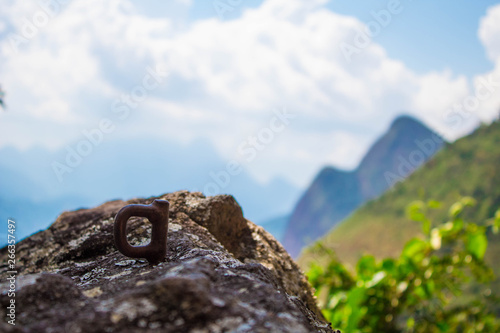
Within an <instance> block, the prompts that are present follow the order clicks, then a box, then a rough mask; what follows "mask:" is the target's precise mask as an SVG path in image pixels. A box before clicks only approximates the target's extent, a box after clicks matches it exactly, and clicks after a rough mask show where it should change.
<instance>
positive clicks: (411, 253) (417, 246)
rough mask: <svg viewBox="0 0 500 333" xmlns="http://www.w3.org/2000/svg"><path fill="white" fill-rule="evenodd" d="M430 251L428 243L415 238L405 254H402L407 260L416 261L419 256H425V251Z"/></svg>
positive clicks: (407, 245)
mask: <svg viewBox="0 0 500 333" xmlns="http://www.w3.org/2000/svg"><path fill="white" fill-rule="evenodd" d="M427 249H428V244H427V242H425V241H423V240H421V239H418V238H414V239H412V240H411V241H409V242H408V243H406V246H405V247H404V249H403V253H402V254H401V255H402V256H403V257H405V258H409V259H415V257H416V255H417V254H420V255H423V254H424V252H425V251H427Z"/></svg>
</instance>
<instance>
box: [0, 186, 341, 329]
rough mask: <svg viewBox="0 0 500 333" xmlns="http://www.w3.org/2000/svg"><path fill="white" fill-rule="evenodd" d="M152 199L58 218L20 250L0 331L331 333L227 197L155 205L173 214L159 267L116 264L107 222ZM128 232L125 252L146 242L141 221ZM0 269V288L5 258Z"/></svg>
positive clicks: (183, 195) (284, 261) (276, 249)
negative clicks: (10, 314) (10, 320)
mask: <svg viewBox="0 0 500 333" xmlns="http://www.w3.org/2000/svg"><path fill="white" fill-rule="evenodd" d="M154 199H155V198H150V199H135V200H131V201H128V202H123V201H112V202H108V203H106V204H103V205H102V206H99V207H97V208H93V209H85V210H79V211H75V212H68V213H64V214H62V215H61V216H60V217H59V218H58V219H57V220H56V222H54V224H52V225H51V226H50V227H49V228H48V229H47V230H45V231H41V232H39V233H37V234H35V235H33V236H31V237H29V238H27V239H25V240H23V241H21V242H19V243H18V244H17V259H18V263H17V267H16V269H17V271H18V277H17V292H16V311H17V317H16V326H11V325H8V324H6V323H5V320H2V321H1V323H0V331H2V332H74V333H77V332H85V333H86V332H158V331H162V332H332V329H331V328H330V326H329V325H328V324H327V323H326V322H325V320H324V318H323V316H322V315H321V313H320V311H319V309H318V308H317V306H316V303H315V299H314V297H313V294H312V291H311V287H310V286H309V284H308V283H307V281H306V279H305V277H304V275H303V274H302V273H301V271H300V269H299V268H298V266H297V265H296V264H295V262H294V261H293V260H292V259H291V258H290V256H289V255H288V254H287V252H285V250H284V249H283V248H282V246H281V245H280V244H279V243H278V242H277V241H276V240H275V239H274V238H273V237H272V236H271V235H270V234H269V233H267V232H266V231H265V230H264V229H262V228H261V227H258V226H256V225H255V224H253V223H252V222H250V221H247V220H246V219H244V217H243V214H242V211H241V208H240V206H239V205H238V204H237V202H236V201H235V200H234V198H233V197H231V196H217V197H210V198H205V197H204V196H202V195H201V194H199V193H188V192H176V193H172V194H166V195H164V196H162V197H160V198H159V199H165V200H168V201H170V204H171V206H170V223H169V233H168V252H167V257H166V258H165V260H164V262H162V263H160V264H159V265H157V266H151V265H149V264H148V263H147V261H145V260H135V259H130V258H127V257H124V256H123V255H122V254H121V253H119V252H118V251H117V250H116V249H115V247H114V245H113V219H114V216H115V215H116V213H117V212H118V210H119V209H120V208H122V207H123V206H125V205H127V204H138V203H140V204H149V203H151V202H152V201H153V200H154ZM18 223H21V221H19V222H18ZM128 230H129V231H128V235H129V241H130V242H131V243H132V244H133V245H140V244H145V243H147V242H148V239H149V235H150V232H151V228H150V224H149V223H147V222H146V221H144V220H143V219H141V218H132V219H130V221H129V224H128ZM0 263H1V266H0V279H1V280H0V281H1V282H5V281H6V278H7V277H8V274H7V271H8V270H9V269H8V267H7V250H6V248H4V249H2V250H0ZM7 289H8V286H7V284H6V283H3V284H2V285H1V291H2V293H1V295H0V303H1V307H2V309H4V310H3V311H4V312H5V309H6V307H7V305H8V302H9V297H8V295H7V293H6V291H7ZM2 317H4V316H2ZM4 318H5V317H4Z"/></svg>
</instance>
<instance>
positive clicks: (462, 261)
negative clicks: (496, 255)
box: [308, 197, 500, 333]
mask: <svg viewBox="0 0 500 333" xmlns="http://www.w3.org/2000/svg"><path fill="white" fill-rule="evenodd" d="M473 205H475V201H474V199H472V198H469V197H464V198H462V199H460V200H459V201H458V202H456V203H454V204H453V205H451V207H450V209H449V211H448V219H447V221H446V222H445V223H442V224H435V223H432V221H430V220H429V218H428V215H429V212H430V211H432V210H435V209H438V208H439V207H441V204H439V203H438V202H436V201H429V202H423V201H416V202H414V203H412V204H411V205H409V206H408V207H407V210H406V211H407V215H408V217H409V218H410V219H412V220H414V221H416V222H419V223H421V227H422V231H423V234H424V236H423V237H421V238H413V239H411V240H410V241H408V242H407V243H406V245H405V246H404V249H403V250H402V252H401V254H400V256H399V258H397V259H392V258H387V259H383V260H376V259H375V257H373V256H370V255H365V256H363V257H362V258H361V259H359V261H358V263H357V265H356V269H355V273H354V274H351V273H350V272H349V271H348V270H347V269H346V268H345V267H344V266H343V264H342V263H340V262H339V261H338V260H337V259H336V257H335V254H334V253H333V251H332V250H330V249H328V248H326V247H324V246H323V245H321V243H317V244H316V245H315V249H314V251H316V252H317V253H321V254H322V256H328V258H330V262H329V263H328V264H327V265H326V266H320V265H318V264H316V263H312V265H311V268H310V270H309V273H308V278H309V281H310V282H311V284H312V285H313V287H314V288H316V291H317V295H318V297H319V298H320V299H321V300H323V301H324V304H323V313H324V315H325V317H326V318H327V319H328V320H329V321H331V322H332V324H333V326H334V327H339V328H341V329H342V330H344V331H345V332H349V333H354V332H426V333H427V332H430V333H432V332H500V321H499V320H498V319H497V318H496V316H495V314H494V313H492V312H491V310H490V309H491V307H490V306H491V305H492V304H495V303H497V302H498V298H496V296H494V295H493V294H492V292H491V289H489V286H488V283H489V282H490V281H492V280H493V279H494V274H493V271H492V269H491V268H490V267H489V266H488V265H487V264H486V263H485V262H484V255H485V253H486V249H487V246H488V239H487V237H486V234H487V233H489V232H493V233H494V232H498V229H499V227H500V210H498V211H497V212H496V214H495V217H494V218H492V219H490V220H488V221H486V222H485V223H482V224H481V225H479V224H476V223H471V222H467V221H465V220H464V218H463V216H464V215H466V212H465V211H466V209H467V207H471V206H473ZM471 282H475V283H476V284H475V286H477V287H478V288H479V289H480V290H479V291H478V292H476V293H475V294H473V296H470V295H469V297H467V298H464V297H460V296H461V295H463V294H464V291H465V290H466V289H467V288H468V287H469V286H470V285H471V284H470V283H471Z"/></svg>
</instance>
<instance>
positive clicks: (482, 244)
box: [467, 231, 488, 260]
mask: <svg viewBox="0 0 500 333" xmlns="http://www.w3.org/2000/svg"><path fill="white" fill-rule="evenodd" d="M487 247H488V239H487V238H486V235H485V234H484V232H481V231H477V232H475V233H471V234H468V235H467V251H469V253H471V254H472V255H473V256H474V257H475V258H476V259H480V260H482V259H483V258H484V254H485V253H486V248H487Z"/></svg>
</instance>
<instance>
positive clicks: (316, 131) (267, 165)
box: [0, 0, 500, 185]
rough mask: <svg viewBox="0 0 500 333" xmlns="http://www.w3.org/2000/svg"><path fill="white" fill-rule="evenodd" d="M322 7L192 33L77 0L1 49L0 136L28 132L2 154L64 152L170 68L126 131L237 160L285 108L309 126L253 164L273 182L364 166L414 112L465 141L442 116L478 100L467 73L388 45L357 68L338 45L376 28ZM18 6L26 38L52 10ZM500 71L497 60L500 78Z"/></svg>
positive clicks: (291, 1) (300, 4)
mask: <svg viewBox="0 0 500 333" xmlns="http://www.w3.org/2000/svg"><path fill="white" fill-rule="evenodd" d="M178 1H180V0H178ZM181 2H182V3H183V4H182V6H189V5H190V4H191V3H190V1H181ZM324 3H326V0H314V1H301V0H267V1H265V2H264V3H263V4H262V5H261V6H260V7H259V8H255V9H247V10H245V11H244V12H243V15H242V16H241V17H240V18H238V19H233V20H228V21H221V20H217V19H205V20H200V21H195V22H193V23H191V24H190V25H189V26H187V27H184V28H182V29H180V28H178V26H177V24H176V23H174V21H175V18H170V17H169V18H158V17H150V16H147V15H146V14H144V13H141V12H140V11H137V10H135V7H134V4H136V2H129V1H126V0H112V1H108V2H102V1H97V0H91V1H89V0H87V1H83V0H74V1H72V2H70V3H68V4H67V5H64V8H62V7H61V12H60V13H59V14H58V15H54V16H53V17H51V20H50V22H49V24H48V25H47V26H45V27H43V28H41V29H40V30H39V32H38V34H37V35H36V36H35V37H34V38H32V39H30V40H29V42H28V43H25V44H23V45H21V48H20V52H19V53H17V54H16V53H15V52H13V51H12V49H11V47H10V46H11V45H10V43H9V40H8V39H4V40H2V41H0V50H1V52H0V54H1V61H2V67H1V68H0V76H1V80H2V84H3V86H4V88H5V89H6V90H7V93H8V104H9V108H10V110H11V112H9V115H8V116H5V115H3V117H4V119H2V122H1V123H0V130H4V129H5V128H7V127H9V128H12V126H14V127H15V128H19V131H18V132H17V133H18V134H17V135H16V134H15V133H14V135H12V136H10V135H9V137H8V138H2V140H3V142H2V143H1V145H8V144H11V145H18V146H23V147H26V146H30V145H35V144H42V145H46V146H51V147H54V146H57V145H59V146H62V145H64V144H65V143H67V142H68V141H70V140H75V139H77V138H78V135H80V134H79V131H80V130H81V129H82V128H86V127H91V126H94V125H95V123H97V121H98V119H99V118H100V117H104V116H106V117H108V116H109V115H110V108H111V105H112V103H113V101H114V100H115V99H116V98H118V97H119V96H120V95H121V94H123V93H129V91H130V90H131V89H132V87H133V86H134V85H136V84H138V83H140V82H141V80H142V78H143V76H144V74H145V71H146V67H147V66H153V65H155V64H160V63H161V64H166V65H167V66H168V69H169V72H170V76H169V78H168V80H167V82H166V84H165V85H164V86H162V87H161V88H159V89H158V90H155V91H153V92H151V96H150V98H148V99H147V100H146V101H145V102H144V103H143V104H141V105H140V106H139V108H138V109H137V110H135V111H134V112H135V113H136V117H135V118H134V122H132V121H126V122H123V123H120V127H121V128H122V129H123V131H122V133H135V134H140V133H138V132H140V131H143V133H144V135H149V134H150V133H157V135H163V136H165V137H166V138H168V139H170V140H182V141H189V140H193V139H195V138H198V137H204V138H208V139H209V140H210V141H211V142H212V143H213V144H214V145H215V146H216V147H217V149H218V151H219V152H221V153H222V154H223V155H224V156H225V157H226V158H232V157H233V156H234V155H235V154H236V151H237V147H238V144H239V143H240V142H242V141H243V140H246V138H247V137H248V136H249V135H252V133H255V132H257V131H259V129H261V128H262V126H265V125H266V123H267V121H268V117H269V116H270V115H272V112H271V110H272V109H273V108H276V107H282V106H284V107H286V108H288V109H290V110H292V111H293V112H294V113H296V114H297V115H298V119H300V120H297V121H296V122H293V123H292V124H291V125H290V126H289V127H288V128H287V130H286V131H285V132H283V134H282V135H280V136H279V137H277V138H276V140H275V141H273V143H272V144H270V145H269V147H266V150H265V151H264V152H262V154H261V155H260V158H258V159H257V160H256V161H255V163H253V164H251V165H248V168H249V169H250V171H251V172H253V173H254V174H255V175H258V176H259V177H260V179H262V180H268V179H269V178H270V177H274V176H277V175H280V176H284V177H286V178H288V179H291V180H293V181H294V182H296V183H300V184H302V185H303V184H305V182H307V181H308V180H309V179H310V178H311V177H312V174H313V173H314V172H316V171H317V170H318V169H319V168H320V167H321V166H323V165H324V164H326V163H328V164H337V165H341V166H345V167H352V166H355V165H356V163H357V162H358V161H359V160H360V158H361V155H362V153H363V152H364V151H365V150H366V148H367V146H368V143H369V142H370V141H371V140H373V139H374V138H375V136H376V135H379V134H381V133H382V131H383V130H384V129H385V128H386V127H387V126H388V125H389V123H390V121H391V120H392V119H393V118H394V117H395V116H396V115H397V114H399V113H400V112H403V111H406V112H412V113H414V114H416V115H417V116H418V117H420V118H421V119H423V120H424V121H426V122H427V123H428V124H431V125H433V126H434V127H435V128H437V129H438V130H439V131H440V132H441V133H443V134H445V135H446V136H447V137H448V138H456V137H457V136H458V135H460V134H461V133H462V132H463V129H462V130H457V129H456V128H454V127H453V126H450V124H448V122H447V121H446V119H445V117H444V116H443V115H444V114H446V113H447V112H448V110H449V108H450V107H451V105H452V104H453V103H455V102H460V101H461V100H463V99H464V98H465V97H466V96H467V95H469V94H471V89H470V88H469V84H468V82H467V80H466V78H465V77H464V76H457V75H456V74H453V73H451V72H450V71H443V72H433V73H427V74H425V75H419V74H416V73H414V72H413V71H411V70H410V69H408V68H407V67H406V66H405V64H404V63H402V62H400V61H398V60H395V59H391V58H390V57H389V56H388V55H387V54H386V52H385V50H384V49H383V48H382V47H381V46H380V45H378V44H376V43H371V44H370V45H369V46H368V47H367V48H365V49H363V50H362V52H361V54H359V55H357V56H356V57H355V59H354V60H353V61H352V62H351V63H349V62H347V61H346V60H345V58H344V56H343V54H342V52H341V50H340V49H339V45H340V44H341V43H342V42H350V41H351V40H352V38H353V35H354V33H355V32H356V31H359V29H363V28H364V24H363V23H362V22H360V21H358V20H356V19H354V18H352V17H347V16H342V15H339V14H336V13H333V12H331V11H328V10H326V9H325V8H323V6H322V5H323V4H324ZM6 7H7V9H6V10H5V11H4V12H3V13H4V14H0V18H2V19H3V18H5V20H6V22H7V24H6V26H7V28H5V29H7V30H9V29H10V31H11V32H17V33H20V32H21V31H22V29H23V22H24V21H23V20H22V18H23V17H27V18H31V17H33V15H34V13H36V12H37V11H39V10H40V8H39V7H37V5H36V3H35V4H34V2H27V1H26V2H24V1H23V2H11V3H10V5H9V6H6ZM499 12H500V10H498V7H497V9H492V10H490V12H489V14H488V17H487V18H485V19H483V20H482V23H481V30H480V36H481V40H482V41H483V43H484V44H485V47H486V48H487V50H488V54H489V56H490V58H492V59H497V58H498V55H499V54H500V50H499V49H498V45H500V43H499V42H498V36H499V33H498V24H497V23H496V22H499V20H498V19H497V18H498V15H499ZM499 68H500V66H499V65H498V62H497V67H496V72H497V73H498V71H499ZM499 95H500V94H499ZM488 103H491V105H492V106H491V107H493V105H494V104H495V101H489V102H488ZM488 112H489V111H488ZM479 116H481V117H482V115H479ZM29 117H33V118H35V119H37V121H38V124H39V125H38V126H44V124H46V125H47V126H48V127H50V128H52V127H53V126H54V125H58V126H60V127H61V131H59V132H58V131H51V132H50V133H45V135H44V136H39V137H33V136H30V135H29V126H28V125H25V124H24V123H23V121H24V119H26V118H29ZM467 121H468V122H472V121H473V119H469V120H467ZM360 124H361V125H360ZM31 126H33V125H31ZM360 126H363V130H362V131H360V130H359V128H360ZM63 127H64V130H63ZM354 129H358V130H357V131H353V130H354ZM461 131H462V132H461ZM9 133H12V131H9ZM270 161H272V162H270ZM299 174H300V175H304V176H301V177H298V176H297V175H299ZM299 178H300V179H299Z"/></svg>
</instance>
